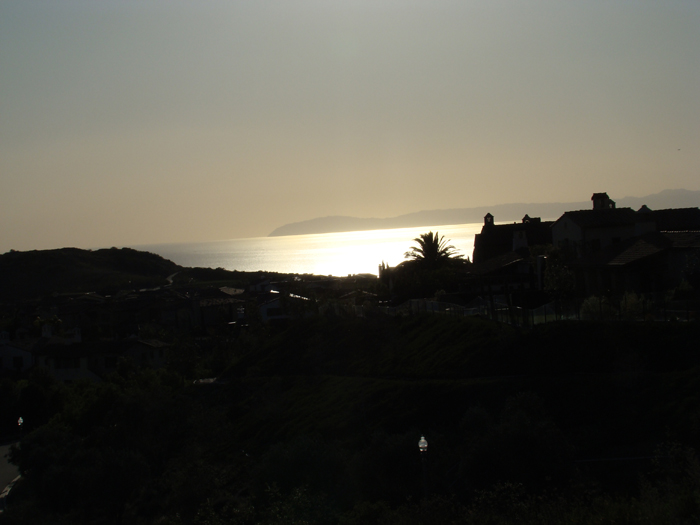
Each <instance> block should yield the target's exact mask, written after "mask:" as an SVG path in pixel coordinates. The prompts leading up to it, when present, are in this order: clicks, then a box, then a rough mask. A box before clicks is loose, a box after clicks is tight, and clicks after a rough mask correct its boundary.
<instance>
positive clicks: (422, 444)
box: [418, 436, 428, 457]
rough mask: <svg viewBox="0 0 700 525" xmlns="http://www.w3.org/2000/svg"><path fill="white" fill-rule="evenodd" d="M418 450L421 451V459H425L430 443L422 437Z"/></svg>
mask: <svg viewBox="0 0 700 525" xmlns="http://www.w3.org/2000/svg"><path fill="white" fill-rule="evenodd" d="M418 449H419V450H420V453H421V457H425V453H426V452H428V441H427V440H426V439H425V436H421V437H420V441H419V442H418Z"/></svg>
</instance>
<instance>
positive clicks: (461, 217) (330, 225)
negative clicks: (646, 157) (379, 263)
mask: <svg viewBox="0 0 700 525" xmlns="http://www.w3.org/2000/svg"><path fill="white" fill-rule="evenodd" d="M610 197H611V198H612V199H613V200H614V201H615V202H616V203H617V207H618V208H632V209H635V210H637V209H639V208H641V206H642V205H643V204H646V205H647V206H648V207H649V208H651V209H652V210H662V209H667V208H694V207H697V206H700V191H691V190H682V189H680V190H664V191H661V192H659V193H655V194H653V195H647V196H646V197H623V198H621V199H616V198H615V196H614V195H610ZM591 206H592V205H591V202H590V201H581V202H555V203H513V204H496V205H492V206H479V207H475V208H452V209H447V210H427V211H419V212H414V213H408V214H406V215H399V216H398V217H388V218H385V219H378V218H360V217H345V216H337V215H336V216H330V217H319V218H316V219H310V220H307V221H301V222H294V223H290V224H285V225H284V226H280V227H279V228H276V229H275V230H274V231H273V232H272V233H270V234H269V235H268V237H278V236H284V235H306V234H311V233H335V232H348V231H365V230H383V229H391V228H414V227H416V226H441V225H447V224H468V223H474V222H481V221H482V220H483V218H484V215H486V214H487V213H491V214H492V215H493V216H494V220H495V222H496V223H497V224H498V223H499V222H511V221H519V220H521V219H522V218H523V217H524V216H525V215H526V214H527V215H530V216H531V217H542V218H543V219H556V218H559V216H561V215H562V214H563V213H564V212H566V211H572V210H588V209H590V208H591Z"/></svg>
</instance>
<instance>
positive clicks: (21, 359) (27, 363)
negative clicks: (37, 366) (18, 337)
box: [0, 332, 34, 375]
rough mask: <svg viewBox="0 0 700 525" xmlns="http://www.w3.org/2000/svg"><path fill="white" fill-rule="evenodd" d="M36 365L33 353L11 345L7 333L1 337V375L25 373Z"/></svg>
mask: <svg viewBox="0 0 700 525" xmlns="http://www.w3.org/2000/svg"><path fill="white" fill-rule="evenodd" d="M33 365H34V356H33V355H32V354H31V352H29V351H27V350H24V349H22V348H19V347H17V346H14V345H13V344H11V343H10V340H9V337H8V336H7V333H6V332H3V335H2V336H1V337H0V374H2V375H5V374H8V375H9V374H14V373H17V372H24V371H26V370H28V369H29V368H31V367H32V366H33Z"/></svg>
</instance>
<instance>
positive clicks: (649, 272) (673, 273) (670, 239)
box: [570, 231, 700, 297]
mask: <svg viewBox="0 0 700 525" xmlns="http://www.w3.org/2000/svg"><path fill="white" fill-rule="evenodd" d="M699 260H700V231H698V232H649V233H646V234H644V235H642V236H640V237H634V238H631V239H628V240H626V241H622V242H620V243H617V244H615V245H611V246H608V247H607V248H604V249H602V250H600V251H598V252H596V253H594V254H591V255H589V256H586V257H582V258H580V259H577V260H575V261H573V262H572V263H571V265H570V266H571V268H572V269H573V270H574V272H575V274H576V281H577V287H578V289H579V291H580V292H581V293H583V294H586V295H599V294H620V295H621V294H623V293H624V292H628V291H634V292H637V293H644V294H653V295H656V296H659V297H661V296H662V294H663V292H664V291H666V290H670V289H673V288H675V287H677V286H678V285H680V284H681V282H682V281H683V280H684V279H691V278H696V277H697V275H696V274H697V272H699V271H700V268H697V267H696V266H697V262H698V261H699Z"/></svg>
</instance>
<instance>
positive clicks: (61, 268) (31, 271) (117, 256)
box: [0, 248, 181, 300]
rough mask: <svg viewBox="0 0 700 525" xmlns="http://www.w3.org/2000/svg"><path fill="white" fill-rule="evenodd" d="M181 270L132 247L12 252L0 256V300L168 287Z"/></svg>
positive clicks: (164, 260)
mask: <svg viewBox="0 0 700 525" xmlns="http://www.w3.org/2000/svg"><path fill="white" fill-rule="evenodd" d="M180 269H181V268H180V266H178V265H177V264H175V263H173V262H172V261H169V260H167V259H164V258H163V257H161V256H159V255H156V254H153V253H148V252H141V251H137V250H133V249H131V248H121V249H118V248H110V249H103V250H94V251H93V250H80V249H77V248H62V249H58V250H40V251H37V250H35V251H28V252H17V251H11V252H8V253H5V254H3V255H0V300H14V299H23V298H29V299H32V298H35V297H38V296H42V295H47V294H52V293H69V292H104V291H116V290H120V289H139V288H149V287H154V286H160V285H163V284H165V283H166V282H167V281H166V278H167V276H169V275H171V274H173V273H175V272H177V271H178V270H180Z"/></svg>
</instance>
